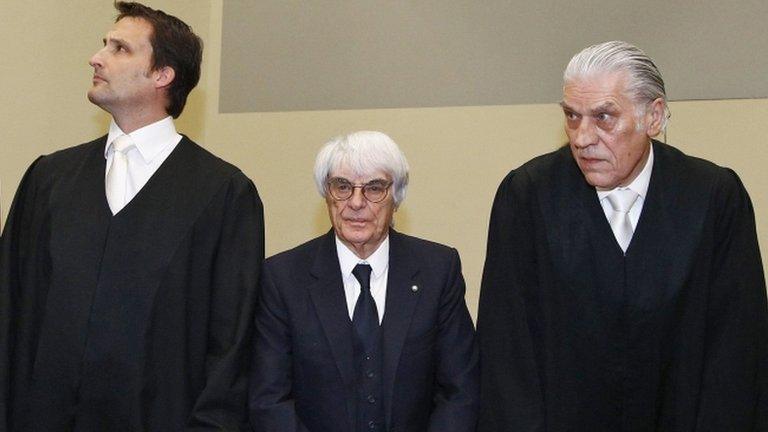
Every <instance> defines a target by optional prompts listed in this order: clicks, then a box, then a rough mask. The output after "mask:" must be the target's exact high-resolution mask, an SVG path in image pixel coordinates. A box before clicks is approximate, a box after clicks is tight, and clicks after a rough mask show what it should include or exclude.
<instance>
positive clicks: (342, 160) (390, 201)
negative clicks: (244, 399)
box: [250, 132, 479, 432]
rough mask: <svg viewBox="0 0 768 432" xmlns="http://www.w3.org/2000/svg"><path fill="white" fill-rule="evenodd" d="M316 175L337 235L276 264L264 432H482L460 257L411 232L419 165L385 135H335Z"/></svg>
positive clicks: (259, 413) (268, 268) (262, 395)
mask: <svg viewBox="0 0 768 432" xmlns="http://www.w3.org/2000/svg"><path fill="white" fill-rule="evenodd" d="M315 181H316V183H317V187H318V190H319V192H320V194H321V195H322V196H323V197H324V198H325V200H326V203H327V205H328V214H329V216H330V219H331V224H332V225H333V229H332V230H330V231H329V232H328V233H327V234H325V235H323V236H321V237H318V238H316V239H314V240H311V241H309V242H307V243H305V244H303V245H301V246H298V247H297V248H295V249H292V250H289V251H287V252H284V253H281V254H279V255H276V256H274V257H272V258H270V259H268V260H267V261H266V263H265V268H264V273H263V278H262V287H263V288H262V290H263V291H262V296H261V300H260V304H259V306H258V311H257V318H256V328H257V336H256V343H255V348H254V349H255V351H254V358H253V369H252V374H251V395H250V414H251V423H252V427H253V429H254V430H255V431H265V432H267V431H268V432H284V431H312V432H320V431H328V432H330V431H333V432H347V431H348V432H353V431H354V432H361V431H384V430H387V431H388V430H398V431H442V432H451V431H456V432H458V431H473V430H474V429H475V422H476V418H477V409H478V392H479V390H478V387H479V371H478V352H477V346H476V345H475V340H474V329H473V326H472V321H471V319H470V316H469V312H468V311H467V306H466V303H465V301H464V280H463V277H462V275H461V264H460V261H459V254H458V253H457V251H456V250H455V249H453V248H449V247H446V246H443V245H439V244H436V243H432V242H428V241H425V240H421V239H417V238H414V237H410V236H407V235H404V234H400V233H398V232H396V231H394V230H393V229H392V217H393V214H394V212H395V210H396V209H397V207H398V206H399V205H400V204H401V203H402V201H403V199H404V198H405V192H406V188H407V185H408V164H407V162H406V160H405V156H404V155H403V153H402V152H401V151H400V149H399V148H398V147H397V145H396V144H395V143H394V142H393V141H392V140H391V139H390V138H389V137H388V136H386V135H385V134H383V133H380V132H355V133H352V134H349V135H346V136H343V137H339V138H336V139H333V140H331V141H330V142H329V143H327V144H326V145H325V147H323V149H322V150H321V151H320V153H319V154H318V156H317V160H316V163H315Z"/></svg>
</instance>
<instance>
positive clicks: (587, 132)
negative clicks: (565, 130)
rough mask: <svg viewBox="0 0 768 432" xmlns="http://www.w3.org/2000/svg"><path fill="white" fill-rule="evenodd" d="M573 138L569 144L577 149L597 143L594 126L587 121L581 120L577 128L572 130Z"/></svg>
mask: <svg viewBox="0 0 768 432" xmlns="http://www.w3.org/2000/svg"><path fill="white" fill-rule="evenodd" d="M574 132H575V133H574V136H573V137H572V138H571V144H573V145H574V146H576V147H578V148H584V147H589V146H591V145H593V144H595V143H596V142H597V131H596V130H595V124H594V123H593V122H592V121H590V120H589V119H586V118H585V119H582V120H581V122H579V127H578V128H576V129H575V130H574Z"/></svg>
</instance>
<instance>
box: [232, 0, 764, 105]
mask: <svg viewBox="0 0 768 432" xmlns="http://www.w3.org/2000/svg"><path fill="white" fill-rule="evenodd" d="M766 28H768V1H766V0H742V1H738V2H737V1H733V2H729V1H725V2H723V1H713V0H706V1H692V0H680V1H669V0H649V1H643V2H639V1H617V0H613V1H610V0H591V1H564V0H558V1H554V0H552V1H547V0H542V1H536V2H533V1H522V0H514V1H498V0H493V1H491V0H488V1H446V0H442V1H435V0H429V1H427V0H425V1H415V0H413V1H404V0H403V1H373V0H359V1H353V0H348V1H343V0H327V1H319V0H313V1H291V0H225V1H224V22H223V37H222V41H223V42H222V43H223V47H222V60H221V68H222V70H221V87H220V88H221V95H220V107H219V108H220V111H221V112H267V111H297V110H325V109H365V108H403V107H436V106H465V105H508V104H528V103H551V102H555V101H557V100H559V99H560V93H561V91H560V90H561V89H560V87H561V75H562V70H563V68H564V67H565V65H566V64H567V62H568V60H569V59H570V57H571V56H572V55H573V54H574V53H576V52H577V51H578V50H580V49H581V48H583V47H585V46H587V45H590V44H593V43H597V42H602V41H605V40H612V39H622V40H626V41H628V42H632V43H634V44H636V45H638V46H640V47H641V48H643V49H644V50H645V51H646V52H647V53H648V54H649V55H650V56H651V57H652V58H654V59H655V60H656V63H657V65H658V66H659V68H660V69H661V71H662V74H663V75H664V77H665V80H666V81H667V91H668V93H669V96H670V98H671V99H676V100H681V99H728V98H762V97H768V30H766Z"/></svg>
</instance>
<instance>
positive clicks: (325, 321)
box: [309, 231, 355, 385]
mask: <svg viewBox="0 0 768 432" xmlns="http://www.w3.org/2000/svg"><path fill="white" fill-rule="evenodd" d="M310 272H311V273H312V275H313V276H314V277H316V278H317V280H316V281H315V283H313V284H312V285H310V287H309V293H310V296H311V298H312V301H313V303H314V305H315V310H316V311H317V316H318V317H319V318H320V324H321V325H322V327H323V331H324V332H325V336H326V338H327V339H328V344H329V345H330V347H331V352H332V353H333V357H334V360H336V365H337V366H338V368H339V373H340V374H341V378H342V380H343V381H344V383H345V384H347V385H350V384H351V383H352V382H353V380H354V374H355V372H354V371H355V368H354V364H353V361H352V360H353V359H352V323H351V322H350V320H349V313H348V312H347V301H346V298H345V297H344V282H343V281H342V279H341V269H340V267H339V258H338V255H337V254H336V243H335V241H334V235H333V231H331V232H330V233H328V234H327V235H326V236H325V237H324V238H323V241H322V242H321V244H320V247H319V248H318V251H317V255H316V257H315V261H314V263H313V264H312V268H311V270H310Z"/></svg>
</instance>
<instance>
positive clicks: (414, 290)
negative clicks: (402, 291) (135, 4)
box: [411, 285, 419, 292]
mask: <svg viewBox="0 0 768 432" xmlns="http://www.w3.org/2000/svg"><path fill="white" fill-rule="evenodd" d="M418 290H419V287H418V285H411V291H413V292H416V291H418Z"/></svg>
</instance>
